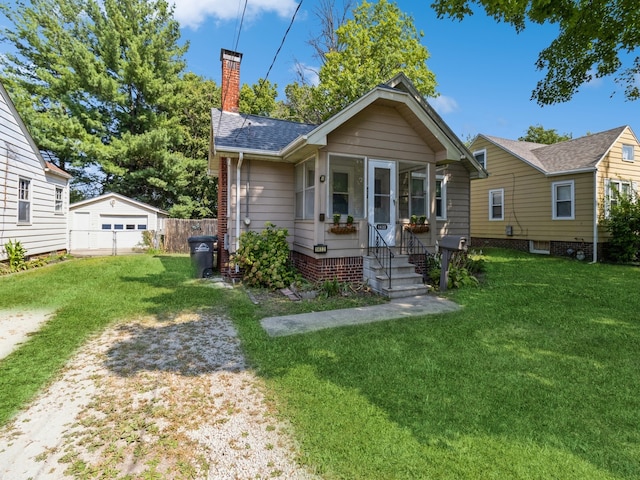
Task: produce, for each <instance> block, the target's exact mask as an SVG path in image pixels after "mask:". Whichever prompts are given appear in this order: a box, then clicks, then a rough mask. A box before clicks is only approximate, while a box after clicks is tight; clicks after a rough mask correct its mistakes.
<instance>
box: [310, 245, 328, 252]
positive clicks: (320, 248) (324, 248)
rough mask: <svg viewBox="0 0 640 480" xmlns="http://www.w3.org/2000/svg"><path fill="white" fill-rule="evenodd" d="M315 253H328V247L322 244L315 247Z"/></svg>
mask: <svg viewBox="0 0 640 480" xmlns="http://www.w3.org/2000/svg"><path fill="white" fill-rule="evenodd" d="M313 253H327V246H326V245H324V244H322V243H319V244H317V245H314V246H313Z"/></svg>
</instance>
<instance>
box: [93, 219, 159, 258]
mask: <svg viewBox="0 0 640 480" xmlns="http://www.w3.org/2000/svg"><path fill="white" fill-rule="evenodd" d="M100 224H101V225H100V228H101V231H102V232H104V235H100V246H99V247H98V248H112V247H113V244H114V242H115V246H116V248H117V249H118V250H120V249H131V248H133V247H135V246H136V245H141V244H142V232H143V231H144V230H147V228H148V219H147V216H146V215H100ZM107 232H110V234H108V233H107Z"/></svg>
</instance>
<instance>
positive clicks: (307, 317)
mask: <svg viewBox="0 0 640 480" xmlns="http://www.w3.org/2000/svg"><path fill="white" fill-rule="evenodd" d="M458 309H460V306H459V305H458V304H456V303H454V302H452V301H450V300H446V299H444V298H440V297H436V296H433V295H421V296H417V297H409V298H398V299H394V300H391V301H390V302H389V303H383V304H381V305H372V306H369V307H359V308H345V309H342V310H329V311H325V312H312V313H301V314H298V315H285V316H282V317H268V318H263V319H262V320H261V321H260V324H261V325H262V328H264V329H265V331H266V332H267V333H268V334H269V336H271V337H283V336H286V335H295V334H298V333H306V332H313V331H316V330H322V329H324V328H333V327H341V326H344V325H359V324H362V323H372V322H381V321H384V320H391V319H394V318H407V317H416V316H423V315H432V314H436V313H446V312H454V311H456V310H458Z"/></svg>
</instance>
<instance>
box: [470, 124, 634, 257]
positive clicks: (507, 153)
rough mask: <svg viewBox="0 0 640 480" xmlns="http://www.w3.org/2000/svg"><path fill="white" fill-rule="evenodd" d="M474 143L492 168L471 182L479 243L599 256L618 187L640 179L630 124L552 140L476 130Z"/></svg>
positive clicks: (473, 219)
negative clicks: (541, 141)
mask: <svg viewBox="0 0 640 480" xmlns="http://www.w3.org/2000/svg"><path fill="white" fill-rule="evenodd" d="M470 149H471V150H472V151H473V154H474V156H475V158H476V159H477V160H478V161H479V163H481V164H482V165H483V166H484V167H485V169H486V170H487V171H488V172H489V174H490V175H489V177H488V178H487V179H485V180H482V181H479V182H474V183H473V184H472V186H471V237H472V243H473V245H474V246H477V247H482V246H483V245H487V246H500V247H508V248H514V249H518V250H523V251H529V252H534V253H543V254H552V255H572V256H576V257H577V258H581V259H587V260H591V261H597V260H598V258H599V257H601V256H602V246H603V244H604V243H606V241H607V232H606V231H605V229H604V228H603V227H602V225H601V219H602V218H604V217H605V216H606V215H607V212H608V209H609V206H610V205H611V202H615V195H614V194H613V192H614V190H615V191H618V192H628V191H630V190H631V189H632V188H633V189H635V185H636V183H637V182H640V166H639V165H638V164H639V162H640V159H639V158H636V156H637V154H636V151H639V152H640V150H639V144H638V140H637V138H636V136H635V134H634V133H633V131H632V130H631V128H629V127H628V126H623V127H618V128H614V129H611V130H607V131H605V132H600V133H595V134H592V135H587V136H584V137H580V138H576V139H573V140H569V141H565V142H560V143H556V144H553V145H543V144H538V143H531V142H522V141H516V140H506V139H503V138H497V137H492V136H488V135H478V136H477V137H476V138H475V139H474V141H473V143H472V145H471V147H470Z"/></svg>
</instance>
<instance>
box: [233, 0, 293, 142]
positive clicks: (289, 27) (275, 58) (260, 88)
mask: <svg viewBox="0 0 640 480" xmlns="http://www.w3.org/2000/svg"><path fill="white" fill-rule="evenodd" d="M303 1H304V0H300V3H299V4H298V6H297V7H296V10H295V12H293V16H292V17H291V21H290V22H289V26H288V27H287V30H286V31H285V32H284V35H283V36H282V40H281V41H280V46H279V47H278V50H276V53H275V55H274V56H273V60H272V61H271V65H269V69H268V70H267V74H266V75H265V76H264V78H263V79H262V80H261V81H260V85H258V89H259V90H262V88H264V85H265V84H266V83H267V79H268V78H269V74H270V73H271V69H272V68H273V65H274V64H275V63H276V60H277V58H278V55H279V54H280V50H282V46H283V45H284V42H285V40H286V39H287V35H289V31H290V30H291V27H292V26H293V22H294V21H295V20H296V15H298V11H299V10H300V7H301V6H302V2H303ZM246 123H247V117H245V118H244V121H243V122H242V125H241V126H240V128H239V129H238V133H236V136H235V138H234V140H236V139H237V138H238V135H240V132H242V130H243V128H244V126H245V124H246Z"/></svg>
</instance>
